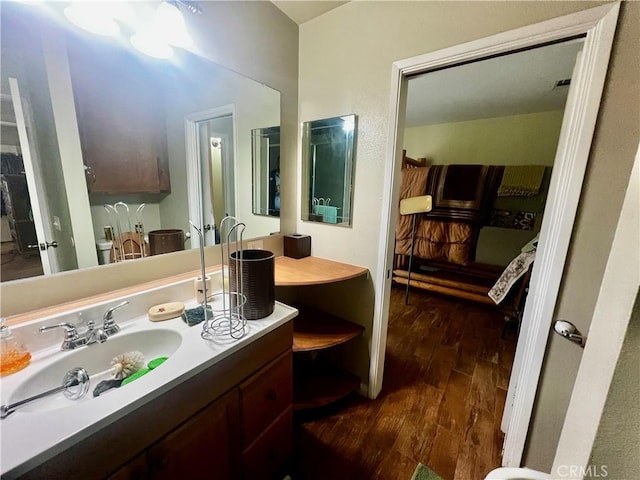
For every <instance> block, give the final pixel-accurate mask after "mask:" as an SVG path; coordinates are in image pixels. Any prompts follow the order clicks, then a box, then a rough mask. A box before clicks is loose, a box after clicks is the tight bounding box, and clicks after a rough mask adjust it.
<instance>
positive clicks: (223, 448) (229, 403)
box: [148, 390, 240, 480]
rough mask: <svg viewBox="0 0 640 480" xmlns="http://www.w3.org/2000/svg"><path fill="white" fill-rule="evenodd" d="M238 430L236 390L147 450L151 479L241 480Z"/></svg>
mask: <svg viewBox="0 0 640 480" xmlns="http://www.w3.org/2000/svg"><path fill="white" fill-rule="evenodd" d="M238 431H239V413H238V393H237V390H233V391H231V392H229V393H228V394H226V395H225V396H223V397H222V398H220V399H218V400H216V401H215V402H213V403H212V404H210V405H209V406H208V407H206V408H205V409H204V410H202V411H200V413H198V414H196V415H195V416H193V417H192V418H190V419H189V420H187V421H186V422H185V423H183V424H182V425H181V426H180V427H178V428H177V429H176V430H174V431H173V432H171V433H170V434H168V435H167V436H166V437H164V438H163V439H162V440H160V441H159V442H158V443H156V444H155V445H153V446H152V447H151V448H149V449H148V458H149V469H150V471H151V477H150V478H153V479H154V480H155V479H160V480H162V479H166V480H175V479H177V478H188V479H190V480H195V479H209V480H214V479H221V480H222V479H233V478H238V476H239V472H238V467H239V466H240V441H239V435H238Z"/></svg>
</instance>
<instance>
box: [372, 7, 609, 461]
mask: <svg viewBox="0 0 640 480" xmlns="http://www.w3.org/2000/svg"><path fill="white" fill-rule="evenodd" d="M618 10H619V5H618V4H611V5H605V6H602V7H597V8H594V9H590V10H585V11H582V12H579V13H576V14H573V15H568V16H565V17H559V18H556V19H553V20H551V21H547V22H542V23H539V24H535V25H531V26H528V27H523V28H520V29H517V30H513V31H510V32H505V33H502V34H498V35H494V36H492V37H487V38H485V39H481V40H477V41H474V42H470V43H467V44H463V45H459V46H455V47H451V48H448V49H444V50H441V51H438V52H434V53H430V54H426V55H422V56H419V57H414V58H411V59H407V60H403V61H399V62H396V63H394V65H393V68H392V93H391V105H392V108H391V112H392V113H391V117H392V118H391V122H390V136H389V138H390V140H391V142H390V147H389V158H396V159H398V158H400V154H401V150H402V143H403V138H402V137H403V135H402V130H403V122H402V118H401V117H400V116H399V112H402V111H403V108H404V102H405V97H404V96H405V93H406V88H407V82H408V77H409V76H411V75H414V74H418V73H424V72H429V71H435V70H438V69H442V68H446V67H450V66H454V65H460V64H463V63H467V62H471V61H477V60H480V59H485V58H489V57H493V56H500V55H505V54H508V53H510V52H513V51H517V50H524V49H529V48H532V47H535V46H539V45H543V44H549V43H552V42H557V41H561V40H566V39H572V38H576V37H577V36H581V35H585V47H584V50H583V51H584V54H583V55H582V56H581V58H580V59H579V61H578V63H577V65H576V69H575V71H574V75H573V79H574V80H573V84H572V85H573V86H572V87H570V89H569V97H568V101H567V109H566V112H565V115H564V117H563V122H562V123H563V124H562V129H561V134H560V139H559V147H558V151H557V153H556V159H555V169H554V174H553V176H552V178H551V181H550V187H549V197H548V208H547V209H546V211H545V218H544V221H543V223H542V226H541V233H540V243H539V247H538V253H537V261H536V264H535V265H534V267H533V270H532V274H531V288H530V292H529V297H528V302H527V304H526V308H525V311H524V315H523V322H522V330H521V333H520V336H519V340H518V346H517V350H516V355H515V360H514V370H513V372H512V375H511V381H510V384H509V392H508V395H507V399H508V400H507V407H510V408H508V410H509V412H510V415H508V417H509V420H508V422H507V423H508V428H507V432H506V439H505V445H504V455H503V458H502V463H503V465H505V466H519V465H520V461H521V458H522V453H523V450H524V445H525V440H526V435H527V431H528V427H529V421H530V418H531V412H532V407H533V403H534V399H535V392H536V389H537V383H538V378H539V375H540V371H541V366H542V362H543V359H544V354H545V347H546V343H547V339H548V335H549V326H550V324H551V319H552V316H553V311H554V308H555V303H556V299H557V295H558V291H559V286H560V282H561V279H562V272H563V267H564V263H565V259H566V254H567V251H568V248H569V242H570V240H571V231H572V227H573V221H574V219H575V214H576V211H577V206H578V201H579V196H580V189H581V187H582V180H583V177H584V172H585V169H586V163H587V159H588V153H589V148H590V144H591V138H592V135H593V131H594V127H595V120H596V116H597V110H598V105H599V102H600V97H601V94H602V88H603V85H604V78H605V74H606V69H607V63H608V58H609V54H610V50H611V44H612V40H613V34H614V31H615V25H616V21H617V15H618ZM399 170H400V165H399V162H398V164H397V165H394V164H392V163H390V164H389V165H388V168H387V171H386V175H385V190H384V192H385V198H384V199H383V206H384V208H383V212H382V219H383V224H385V223H386V234H384V233H383V239H382V244H381V255H380V257H379V267H380V268H379V269H378V282H377V283H378V285H380V286H383V287H384V288H383V289H382V291H381V292H380V294H379V295H380V297H381V298H379V300H378V304H377V305H378V307H377V312H376V317H375V318H374V323H375V325H374V333H373V336H372V337H373V338H372V358H373V359H374V361H373V363H372V367H371V377H370V384H371V385H370V395H371V396H376V395H377V394H378V393H379V392H380V389H381V387H382V372H383V369H384V363H383V362H384V353H383V352H384V347H385V343H386V331H387V322H388V305H389V294H390V288H391V282H390V280H389V277H390V272H391V270H392V267H391V266H392V263H393V233H394V226H395V222H396V218H397V211H395V210H396V208H397V202H398V190H399V188H398V187H399V178H398V176H399V175H398V174H399ZM383 230H384V228H383ZM525 359H526V360H525ZM516 386H517V388H516Z"/></svg>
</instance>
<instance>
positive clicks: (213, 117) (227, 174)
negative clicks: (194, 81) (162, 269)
mask: <svg viewBox="0 0 640 480" xmlns="http://www.w3.org/2000/svg"><path fill="white" fill-rule="evenodd" d="M235 129H236V128H235V106H234V105H227V106H223V107H218V108H213V109H211V110H206V111H202V112H197V113H193V114H190V115H187V116H185V140H186V141H185V144H186V150H187V151H186V156H187V180H188V188H187V190H188V197H189V219H190V221H191V222H192V224H193V225H196V226H197V227H198V229H201V232H202V234H203V237H204V245H214V244H215V230H214V225H217V227H218V228H219V227H220V221H221V220H222V218H216V216H215V213H214V209H213V200H212V199H213V197H214V195H212V192H213V189H214V187H213V186H212V184H211V181H210V180H211V178H212V168H211V162H212V153H216V156H217V158H218V160H217V161H218V163H219V164H220V168H221V172H220V174H219V175H217V176H218V177H219V176H221V177H222V182H223V191H224V193H223V196H224V207H223V209H222V210H221V212H222V213H220V212H219V213H218V216H219V215H226V214H229V215H235V211H236V197H235V191H236V185H235V177H234V174H233V172H234V171H235V137H234V132H235ZM212 138H213V139H217V140H218V141H219V142H220V147H221V148H220V149H219V151H217V152H212V143H211V139H212ZM216 190H219V187H218V188H217V189H216ZM216 196H217V193H216ZM219 203H220V202H219ZM193 225H192V227H191V232H190V233H191V245H192V247H193V248H197V247H199V246H200V236H199V233H198V231H197V230H196V229H195V228H194V227H193Z"/></svg>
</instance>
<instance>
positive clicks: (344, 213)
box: [302, 114, 357, 227]
mask: <svg viewBox="0 0 640 480" xmlns="http://www.w3.org/2000/svg"><path fill="white" fill-rule="evenodd" d="M356 123H357V116H356V115H353V114H352V115H345V116H341V117H334V118H327V119H323V120H313V121H310V122H305V123H304V124H303V132H302V168H303V172H302V175H303V176H302V179H303V186H302V192H303V193H302V220H308V221H314V222H322V223H330V224H334V225H340V226H345V227H346V226H350V225H351V220H352V202H353V193H352V192H353V173H354V158H355V133H356Z"/></svg>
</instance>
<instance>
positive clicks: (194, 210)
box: [184, 104, 238, 248]
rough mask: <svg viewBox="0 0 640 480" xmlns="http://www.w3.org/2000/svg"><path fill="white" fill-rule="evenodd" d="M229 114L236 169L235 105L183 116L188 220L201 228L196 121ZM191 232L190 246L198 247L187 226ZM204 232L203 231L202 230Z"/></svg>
mask: <svg viewBox="0 0 640 480" xmlns="http://www.w3.org/2000/svg"><path fill="white" fill-rule="evenodd" d="M227 115H231V119H232V120H231V121H232V122H233V139H232V140H231V141H232V142H233V152H234V155H233V159H232V161H233V170H234V171H237V169H236V167H237V165H236V158H237V155H236V154H235V152H236V151H237V145H236V143H237V140H236V139H237V135H236V132H237V125H236V106H235V104H229V105H223V106H221V107H216V108H211V109H209V110H203V111H201V112H196V113H192V114H189V115H187V116H185V117H184V128H185V146H186V155H187V194H188V197H189V198H188V200H189V201H188V204H189V220H191V221H192V222H193V223H194V224H196V225H198V226H199V227H200V228H202V220H203V212H202V198H203V197H202V182H201V179H202V165H201V163H200V145H199V144H198V122H204V121H206V120H212V119H214V118H219V117H225V116H227ZM237 182H238V176H237V175H235V176H234V186H233V191H234V192H237V191H238V185H237ZM233 202H234V203H233V209H234V211H237V210H238V206H237V204H236V203H237V195H235V198H234V200H233ZM189 231H190V232H191V247H192V248H198V247H200V237H199V235H198V232H196V230H195V229H194V228H193V226H190V227H189ZM203 233H204V232H203Z"/></svg>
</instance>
